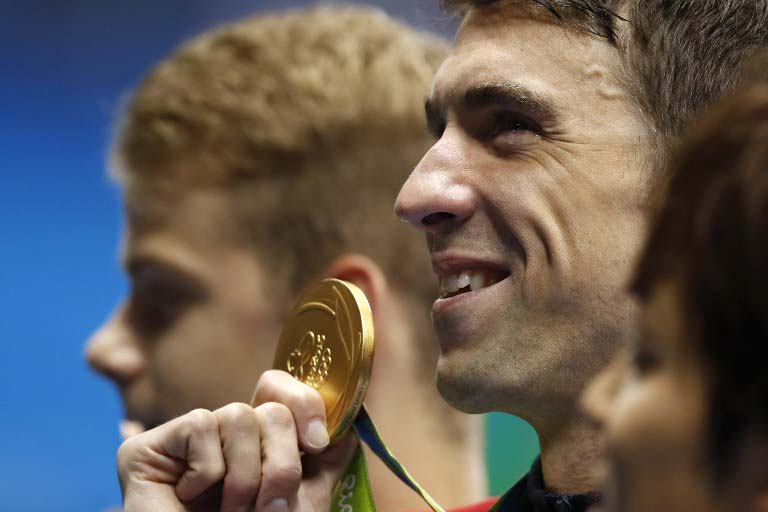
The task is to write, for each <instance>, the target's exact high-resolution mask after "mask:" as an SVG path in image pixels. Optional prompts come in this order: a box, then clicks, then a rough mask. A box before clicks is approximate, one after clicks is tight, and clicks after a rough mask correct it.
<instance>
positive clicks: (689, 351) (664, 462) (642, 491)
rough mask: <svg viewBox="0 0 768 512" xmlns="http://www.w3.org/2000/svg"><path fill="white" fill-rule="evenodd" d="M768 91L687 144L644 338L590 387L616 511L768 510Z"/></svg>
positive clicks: (653, 238) (649, 264)
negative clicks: (604, 444)
mask: <svg viewBox="0 0 768 512" xmlns="http://www.w3.org/2000/svg"><path fill="white" fill-rule="evenodd" d="M766 262H768V87H767V86H765V85H762V86H757V87H754V88H751V89H749V90H747V91H745V92H744V93H742V94H740V95H738V96H735V97H734V98H732V99H729V100H728V101H727V102H726V103H724V104H723V105H722V106H720V107H718V108H717V109H716V110H715V111H714V112H712V113H710V114H709V115H708V116H707V117H706V118H705V120H703V122H702V123H701V124H700V125H699V126H697V128H696V129H695V130H694V131H692V132H691V133H690V135H689V136H687V137H686V140H685V143H684V145H683V147H682V149H681V151H680V154H679V156H678V158H677V160H676V163H675V165H674V170H673V174H672V176H671V179H670V182H669V184H668V187H667V195H666V199H665V200H664V203H663V205H662V207H661V208H660V210H659V213H658V214H657V215H656V217H655V220H654V221H653V227H652V231H651V235H650V239H649V241H648V243H647V245H646V247H645V248H644V250H643V253H642V256H641V258H640V264H639V268H638V271H637V275H636V277H635V279H634V283H633V286H632V290H633V291H634V293H635V294H636V295H637V297H638V298H639V300H640V301H641V303H642V314H641V315H640V322H639V326H638V333H637V336H636V337H635V341H634V342H633V343H632V344H631V346H630V347H629V349H630V350H629V351H628V354H627V357H621V358H617V360H616V362H615V363H613V364H611V365H610V366H609V368H608V369H606V370H605V371H604V372H603V373H602V374H601V375H600V376H599V377H597V378H596V379H595V382H594V383H593V384H592V385H591V386H590V387H589V388H588V391H587V393H586V395H585V400H584V405H585V407H586V409H587V410H588V411H589V412H590V413H591V414H592V415H593V416H594V418H595V419H596V420H597V421H598V422H599V424H600V425H601V426H602V427H603V428H604V429H605V432H606V436H607V441H608V442H607V445H608V453H607V454H606V463H607V467H606V471H605V474H606V476H607V482H606V489H607V494H608V495H607V498H606V503H605V509H604V510H606V511H610V512H640V511H654V512H678V511H679V512H683V511H685V512H687V511H691V510H695V511H697V512H710V511H711V512H715V511H717V512H746V511H751V512H760V511H763V512H764V511H766V510H768V465H767V464H766V461H767V460H768V372H766V369H765V361H766V359H767V358H768V264H766Z"/></svg>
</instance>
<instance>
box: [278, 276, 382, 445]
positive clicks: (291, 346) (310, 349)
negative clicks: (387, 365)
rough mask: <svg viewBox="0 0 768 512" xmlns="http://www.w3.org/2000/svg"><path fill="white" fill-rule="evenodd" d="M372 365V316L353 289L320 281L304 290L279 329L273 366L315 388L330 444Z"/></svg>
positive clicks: (346, 423)
mask: <svg viewBox="0 0 768 512" xmlns="http://www.w3.org/2000/svg"><path fill="white" fill-rule="evenodd" d="M372 363H373V315H372V313H371V306H370V305H369V304H368V299H366V297H365V294H364V293H363V292H362V290H360V288H358V287H357V286H355V285H353V284H351V283H347V282H345V281H340V280H338V279H325V280H324V281H322V282H320V283H319V284H318V285H316V286H313V287H311V288H310V289H308V290H306V291H305V292H304V293H303V294H302V296H301V297H300V298H299V300H298V301H297V303H296V305H295V306H294V307H293V310H292V311H291V313H290V315H289V317H288V319H287V320H286V321H285V324H284V326H283V332H282V334H281V335H280V341H279V343H278V345H277V352H276V354H275V364H274V368H275V369H278V370H283V371H286V372H288V373H290V374H291V375H293V376H294V377H295V378H296V379H298V380H300V381H301V382H303V383H305V384H307V385H309V386H312V387H313V388H315V389H317V390H318V391H319V392H320V394H321V395H322V397H323V400H324V402H325V414H326V417H327V420H328V435H329V436H330V438H331V443H333V442H334V441H335V440H337V439H339V438H341V437H342V436H343V435H344V434H345V433H346V432H347V431H348V430H349V428H350V427H351V426H352V423H353V422H354V421H355V418H356V417H357V414H358V412H359V411H360V408H361V407H362V405H363V399H364V398H365V392H366V390H367V389H368V382H369V380H370V378H371V367H372Z"/></svg>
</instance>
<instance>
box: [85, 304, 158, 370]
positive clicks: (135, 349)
mask: <svg viewBox="0 0 768 512" xmlns="http://www.w3.org/2000/svg"><path fill="white" fill-rule="evenodd" d="M124 309H125V308H124V306H120V307H118V309H117V310H116V311H115V312H113V313H112V315H111V316H110V317H109V318H108V319H107V320H106V321H105V322H104V324H102V325H101V327H99V328H98V329H97V330H96V332H94V333H93V334H92V335H91V338H90V339H89V340H88V342H87V343H86V346H85V359H86V360H87V361H88V364H89V365H90V366H91V368H93V369H94V370H95V371H97V372H99V373H101V374H102V375H104V376H106V377H108V378H109V379H111V380H113V381H115V383H117V384H125V383H127V382H128V381H130V380H132V379H134V378H135V377H136V376H137V375H138V374H140V373H141V371H142V370H143V369H144V355H143V353H142V351H141V346H140V344H139V343H137V340H136V339H135V337H134V336H133V334H132V333H131V331H130V329H128V327H127V326H126V324H125V318H124V317H125V313H124Z"/></svg>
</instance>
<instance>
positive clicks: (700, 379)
mask: <svg viewBox="0 0 768 512" xmlns="http://www.w3.org/2000/svg"><path fill="white" fill-rule="evenodd" d="M677 292H678V289H677V287H676V286H675V285H674V284H673V283H672V282H671V281H666V282H663V283H661V284H660V285H659V286H658V287H657V288H656V289H655V291H654V292H653V293H652V294H651V296H650V299H649V301H648V303H647V304H646V305H645V308H644V311H643V312H642V314H641V318H640V323H639V328H638V334H637V336H636V338H635V341H634V342H633V343H632V344H631V345H630V347H629V351H628V353H627V354H621V355H620V356H619V357H617V359H616V360H615V361H614V362H613V363H612V364H611V365H610V366H609V367H608V368H607V369H606V370H604V371H603V372H602V373H601V374H600V375H599V376H598V377H597V378H596V379H595V380H594V382H593V383H592V384H591V385H590V386H589V388H588V389H587V391H586V393H585V398H584V406H585V409H586V410H587V412H588V413H589V414H590V415H591V416H593V417H594V418H595V420H596V421H597V423H598V425H599V426H600V427H601V429H602V430H603V432H604V437H605V441H606V442H605V448H606V454H605V458H604V467H603V468H602V473H603V474H604V479H605V482H604V490H605V493H606V503H605V509H606V510H608V511H611V512H619V511H621V512H636V511H637V512H639V511H649V510H653V511H654V512H665V511H670V512H671V511H683V510H696V511H707V510H713V511H714V510H726V509H724V508H718V507H721V506H722V504H720V505H717V500H716V496H714V495H712V493H711V492H710V490H709V482H710V478H711V474H710V473H709V471H710V470H711V468H710V466H709V464H708V463H707V456H706V452H705V446H706V444H705V431H704V427H705V425H706V417H705V414H706V392H705V378H704V374H703V371H702V367H701V363H700V361H699V359H698V357H697V354H696V353H694V352H693V351H692V350H691V341H690V339H686V337H688V338H690V333H689V332H687V330H686V329H685V328H684V326H683V323H682V320H681V313H682V310H681V305H680V301H679V296H678V293H677Z"/></svg>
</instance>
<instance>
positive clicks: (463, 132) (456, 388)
mask: <svg viewBox="0 0 768 512" xmlns="http://www.w3.org/2000/svg"><path fill="white" fill-rule="evenodd" d="M446 3H447V4H449V5H448V7H449V8H450V9H453V10H455V11H456V12H457V13H459V14H460V15H461V16H462V22H461V26H460V28H459V31H458V33H457V35H456V39H455V42H454V46H453V51H452V53H451V55H450V56H449V57H448V59H447V60H446V61H445V62H444V63H443V65H442V66H441V68H440V70H439V71H438V73H437V75H436V78H435V80H434V82H433V89H432V92H431V94H430V96H429V98H428V100H427V104H426V107H427V108H426V113H427V122H428V125H429V127H430V129H431V130H432V132H433V134H434V136H435V139H436V141H435V143H434V145H433V146H432V148H431V149H430V150H429V151H428V152H427V153H426V155H425V156H424V158H423V159H422V160H421V162H420V163H419V165H418V166H417V167H416V169H415V170H414V172H413V174H412V175H411V177H410V178H409V179H408V181H407V182H406V184H405V185H404V187H403V189H402V190H401V192H400V196H399V198H398V201H397V204H396V211H397V213H398V215H399V216H400V217H401V218H402V219H403V220H405V221H407V222H409V223H410V224H412V225H414V226H416V227H418V228H419V229H421V230H423V231H424V232H425V233H426V239H427V244H428V248H429V251H430V253H431V255H432V263H433V269H434V271H435V274H436V278H437V280H438V281H439V282H440V287H441V294H440V298H438V300H436V301H435V303H434V305H433V308H432V311H433V325H434V327H435V330H436V332H437V337H438V341H439V344H440V350H441V355H440V359H439V362H438V366H437V383H438V387H439V388H440V391H441V393H442V395H443V396H444V397H445V398H446V399H447V400H448V401H449V402H450V403H451V404H452V405H454V406H455V407H457V408H458V409H460V410H462V411H467V412H485V411H503V412H506V413H509V414H515V415H517V416H520V417H522V418H524V419H526V420H527V421H529V422H530V423H531V424H532V425H533V427H534V428H535V429H536V431H537V433H538V435H539V441H540V445H541V458H540V460H537V461H535V462H534V465H533V467H532V471H531V472H530V474H529V475H528V476H527V477H526V478H524V479H523V480H521V481H520V482H519V483H518V484H517V485H515V487H514V488H513V489H512V490H511V491H510V493H509V494H508V495H507V497H506V499H505V500H504V501H503V503H502V505H501V507H502V508H503V509H505V510H523V511H530V510H534V511H550V510H558V511H560V510H566V511H580V510H584V509H585V508H586V507H587V506H588V505H590V504H592V503H594V502H595V501H597V500H598V499H599V496H598V495H597V493H595V492H593V490H594V489H595V488H596V486H597V482H596V480H597V478H596V475H595V472H596V470H595V467H594V461H595V460H596V458H597V456H598V452H599V444H598V435H597V432H596V431H595V429H594V428H593V426H592V425H591V424H590V423H589V422H587V421H586V420H584V419H583V418H582V415H581V414H580V412H579V408H578V405H577V402H578V397H579V396H580V394H581V392H582V391H583V388H584V387H585V385H586V383H587V382H589V381H590V380H591V378H592V377H593V376H594V375H595V374H597V372H598V371H599V370H601V369H602V368H604V366H605V365H606V364H607V363H608V361H609V360H610V359H611V358H612V356H613V355H614V354H615V353H616V351H617V349H619V348H620V347H621V346H622V345H623V341H624V338H625V337H626V335H627V334H628V332H629V331H630V330H631V326H632V325H633V324H634V319H635V315H636V305H635V302H634V300H633V298H632V297H630V295H629V294H628V293H627V292H626V281H627V279H628V277H629V274H630V272H631V268H632V263H633V261H634V258H635V256H636V254H637V251H638V249H639V246H640V244H641V242H642V240H643V238H644V232H645V227H646V221H645V214H646V211H647V210H648V199H647V198H648V196H649V195H650V192H651V190H652V189H653V187H654V184H655V181H656V180H657V174H659V173H661V172H662V169H664V168H665V165H666V161H667V159H668V153H669V150H670V148H671V147H672V146H673V145H674V144H675V143H676V142H677V139H678V137H679V135H680V134H681V132H682V130H683V129H684V128H685V127H686V126H687V125H688V124H689V123H690V122H691V120H692V119H693V118H694V116H696V115H697V114H698V113H699V112H700V111H702V110H703V109H705V108H706V107H708V106H709V105H710V104H712V103H713V102H715V101H716V100H717V99H719V98H720V97H721V96H723V95H725V94H726V93H728V92H730V91H731V90H733V89H734V87H736V86H737V85H739V84H740V82H742V65H743V64H744V63H745V62H747V61H748V60H749V59H750V58H751V55H752V53H753V52H754V51H756V50H757V49H759V48H761V47H765V46H766V43H768V1H766V0H732V1H728V2H724V1H721V0H701V1H698V2H690V1H687V0H667V1H661V0H658V1H656V0H654V1H650V2H649V1H640V0H497V1H493V0H476V1H454V2H446ZM283 377H284V376H280V375H277V374H275V373H269V374H267V375H265V376H264V377H262V379H261V381H260V383H259V385H258V387H257V392H256V396H255V398H256V401H255V402H254V405H261V404H265V403H274V402H279V403H281V404H283V405H284V406H285V407H287V408H288V409H289V410H290V411H291V413H292V416H293V417H294V418H295V419H296V421H295V429H296V430H297V431H298V433H299V436H300V437H299V439H301V436H302V435H303V432H305V431H306V429H307V426H306V425H307V424H308V423H307V419H308V418H313V417H319V416H321V415H322V414H323V413H322V409H321V407H320V405H321V403H320V402H319V400H318V398H317V397H316V396H315V393H314V392H313V391H312V390H311V389H309V388H305V387H302V386H300V385H299V384H292V383H291V382H289V381H287V380H285V379H284V378H283ZM297 397H300V399H297ZM313 397H314V398H313ZM289 435H290V434H289ZM291 450H292V451H291V452H290V453H291V454H293V453H294V452H295V453H298V450H299V447H293V448H292V449H291ZM305 451H306V450H305ZM311 453H314V452H311ZM336 455H338V456H341V455H343V454H341V453H338V454H336ZM293 456H294V455H290V454H287V455H286V457H293ZM323 456H324V459H323V461H325V462H328V461H332V460H334V453H333V452H332V451H331V452H324V453H323ZM314 460H315V459H313V457H305V458H304V459H303V463H304V464H313V461H314ZM331 466H332V465H331ZM331 466H329V467H331ZM313 467H314V466H313ZM313 474H314V473H313ZM465 474H467V475H469V472H467V471H465ZM328 480H332V478H329V479H328ZM315 483H316V482H315ZM309 484H310V482H306V481H304V480H302V479H301V478H300V477H299V476H298V475H296V474H294V475H286V476H285V478H283V479H281V480H280V482H279V483H278V485H274V483H273V482H270V485H268V486H267V488H268V489H269V490H268V491H267V493H272V492H275V491H274V489H277V488H280V487H281V486H282V491H281V492H282V493H283V494H284V495H286V498H285V499H286V500H287V502H288V503H291V504H294V503H300V505H306V503H307V502H306V501H303V502H299V501H297V500H296V496H306V492H303V489H305V487H303V486H304V485H309ZM313 489H314V490H315V491H316V490H317V489H316V488H313ZM297 490H298V491H297ZM297 492H298V494H297ZM315 496H316V497H317V500H318V501H311V503H315V504H316V505H318V504H321V503H325V501H323V500H325V499H327V498H325V497H323V496H324V495H323V493H317V494H315Z"/></svg>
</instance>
